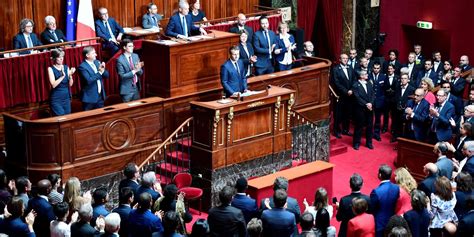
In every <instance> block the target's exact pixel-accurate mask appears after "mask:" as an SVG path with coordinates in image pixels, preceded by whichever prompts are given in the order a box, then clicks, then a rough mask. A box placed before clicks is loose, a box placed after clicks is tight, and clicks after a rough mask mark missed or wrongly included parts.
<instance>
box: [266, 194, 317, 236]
mask: <svg viewBox="0 0 474 237" xmlns="http://www.w3.org/2000/svg"><path fill="white" fill-rule="evenodd" d="M287 197H288V196H287V194H286V191H285V190H284V189H277V190H275V192H274V193H273V203H274V206H273V207H272V208H270V209H267V210H264V211H263V213H262V224H263V236H268V237H270V236H292V235H293V234H294V233H297V230H296V220H295V215H294V214H292V213H291V212H289V211H287V209H285V204H286V203H287ZM321 219H323V217H321ZM321 222H324V221H323V220H321Z"/></svg>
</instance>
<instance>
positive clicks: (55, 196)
mask: <svg viewBox="0 0 474 237" xmlns="http://www.w3.org/2000/svg"><path fill="white" fill-rule="evenodd" d="M48 180H49V182H51V185H52V188H51V192H50V193H49V195H48V200H49V203H51V205H56V203H60V202H62V201H63V199H64V195H63V194H62V193H60V192H58V189H59V188H60V187H61V176H59V174H49V175H48Z"/></svg>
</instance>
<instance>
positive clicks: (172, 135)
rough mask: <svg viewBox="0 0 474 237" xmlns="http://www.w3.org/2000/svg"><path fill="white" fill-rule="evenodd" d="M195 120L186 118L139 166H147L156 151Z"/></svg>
mask: <svg viewBox="0 0 474 237" xmlns="http://www.w3.org/2000/svg"><path fill="white" fill-rule="evenodd" d="M192 120H193V117H190V118H188V119H186V121H184V122H183V123H182V124H181V125H179V127H178V128H177V129H176V130H174V132H173V133H171V135H169V136H168V138H166V139H165V140H164V141H163V142H162V143H161V144H160V145H159V146H158V147H157V148H156V149H155V150H154V151H153V152H152V153H151V154H150V155H149V156H148V157H147V158H146V159H145V160H144V161H143V162H142V163H141V164H140V165H139V166H138V168H139V169H141V168H143V166H145V164H149V163H150V160H151V159H152V158H153V157H154V156H155V155H156V153H158V152H159V151H160V150H161V149H162V148H163V147H164V146H166V145H168V142H170V141H171V139H173V137H174V136H176V134H178V132H179V131H180V130H181V129H182V128H183V127H184V126H189V123H190V122H191V121H192Z"/></svg>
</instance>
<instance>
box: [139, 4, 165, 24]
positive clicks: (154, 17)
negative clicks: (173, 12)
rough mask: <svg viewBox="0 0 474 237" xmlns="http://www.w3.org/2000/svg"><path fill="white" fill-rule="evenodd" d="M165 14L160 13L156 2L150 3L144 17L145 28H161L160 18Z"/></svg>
mask: <svg viewBox="0 0 474 237" xmlns="http://www.w3.org/2000/svg"><path fill="white" fill-rule="evenodd" d="M161 19H163V16H161V15H160V14H158V7H157V6H156V4H155V3H153V2H151V3H148V6H147V13H146V14H145V15H143V17H142V27H143V28H144V29H159V28H160V20H161Z"/></svg>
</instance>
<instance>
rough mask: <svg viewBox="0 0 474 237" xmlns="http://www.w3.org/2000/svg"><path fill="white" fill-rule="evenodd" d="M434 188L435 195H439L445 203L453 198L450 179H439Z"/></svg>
mask: <svg viewBox="0 0 474 237" xmlns="http://www.w3.org/2000/svg"><path fill="white" fill-rule="evenodd" d="M434 186H435V191H434V194H436V195H438V196H439V197H440V198H441V199H442V200H443V201H449V200H451V199H452V198H453V191H452V189H451V182H449V179H448V178H446V177H444V176H441V177H438V178H437V179H436V182H435V184H434Z"/></svg>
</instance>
